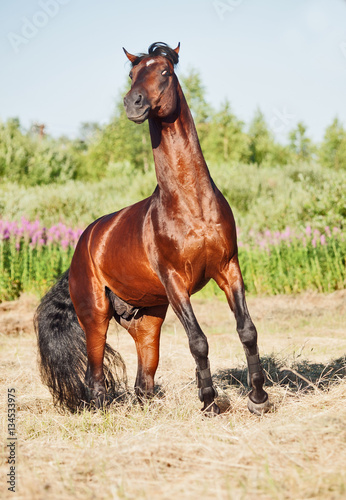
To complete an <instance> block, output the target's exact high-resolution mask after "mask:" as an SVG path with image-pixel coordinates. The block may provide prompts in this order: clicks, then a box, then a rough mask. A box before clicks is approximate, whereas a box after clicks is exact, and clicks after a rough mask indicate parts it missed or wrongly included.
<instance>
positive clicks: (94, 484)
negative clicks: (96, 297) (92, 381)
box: [0, 291, 346, 500]
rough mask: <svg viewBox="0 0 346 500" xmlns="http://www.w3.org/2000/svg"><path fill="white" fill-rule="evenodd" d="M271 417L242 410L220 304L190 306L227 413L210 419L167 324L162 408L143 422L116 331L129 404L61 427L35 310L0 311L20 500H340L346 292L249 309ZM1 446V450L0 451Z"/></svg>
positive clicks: (15, 306) (239, 373)
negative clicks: (42, 372) (44, 371)
mask: <svg viewBox="0 0 346 500" xmlns="http://www.w3.org/2000/svg"><path fill="white" fill-rule="evenodd" d="M248 302H249V309H250V312H251V314H252V317H253V319H254V321H255V323H256V325H257V328H258V330H259V335H260V341H259V344H260V351H261V354H262V358H263V360H264V366H265V368H266V370H267V373H268V383H267V387H268V392H269V395H270V399H271V402H272V403H273V407H272V411H271V412H270V413H268V414H266V415H265V416H263V417H256V416H254V415H251V414H250V413H249V412H248V410H247V408H246V393H247V388H246V385H245V380H246V372H245V358H244V355H243V352H242V348H241V344H240V341H239V339H238V338H237V334H236V332H235V322H234V319H233V318H232V317H231V314H230V312H229V310H228V308H227V306H226V303H225V301H219V300H216V299H215V300H210V299H208V300H202V299H195V300H194V308H195V311H196V315H197V317H198V319H199V320H200V323H201V325H202V328H203V329H204V331H205V333H206V334H207V336H208V339H209V345H210V361H211V369H212V373H213V378H214V381H215V383H216V385H217V387H218V391H219V404H220V406H221V407H222V410H223V413H222V414H221V415H220V416H219V417H217V418H214V419H206V418H204V417H203V416H202V414H201V413H200V411H199V408H200V406H201V405H200V403H199V400H198V398H197V390H196V385H195V381H194V362H193V359H192V357H191V355H190V353H189V350H188V345H187V339H186V335H185V333H184V332H183V330H182V327H181V326H180V324H179V323H178V321H177V319H176V318H175V316H174V315H173V313H172V312H171V311H170V312H169V315H168V317H167V319H166V321H165V323H164V327H163V334H162V343H161V360H160V366H159V369H158V372H157V376H156V382H157V384H158V391H159V393H158V396H157V398H155V400H154V401H152V402H151V404H149V405H147V406H146V407H145V408H143V409H141V408H140V406H139V405H138V404H136V402H135V400H134V398H133V393H132V386H133V383H134V377H135V371H136V354H135V348H134V344H133V341H132V339H131V338H130V336H129V335H128V334H127V333H126V332H125V331H124V330H122V329H120V327H119V328H118V327H116V325H113V326H112V327H111V331H110V333H109V341H110V343H111V345H112V346H113V347H114V348H116V349H118V350H119V352H120V353H121V354H122V356H123V358H124V360H125V362H126V365H127V369H128V380H129V388H130V394H129V395H128V397H127V399H126V401H125V402H124V403H123V404H121V405H118V406H114V407H113V408H111V410H110V411H108V412H105V413H102V412H97V413H90V412H84V413H80V414H77V415H71V414H63V413H61V412H59V411H58V410H57V409H56V408H54V407H53V405H52V399H51V397H50V394H49V393H48V390H46V388H45V387H43V386H42V384H41V382H40V379H39V374H38V370H37V366H36V346H35V337H34V333H33V328H32V316H33V312H34V309H35V307H36V305H37V299H36V298H35V297H30V296H25V295H24V296H22V297H21V299H20V300H19V301H13V302H4V303H2V304H0V342H1V347H0V363H1V389H2V390H1V418H2V423H1V429H2V433H3V435H4V437H5V438H6V437H7V421H6V419H5V418H4V417H5V415H6V414H7V407H6V404H7V400H6V394H7V389H8V388H10V387H14V388H15V389H16V397H17V415H16V428H17V434H18V443H17V449H16V453H17V464H16V466H17V469H16V470H17V485H16V493H15V494H12V493H10V492H7V491H6V485H5V481H4V478H5V477H6V474H7V473H8V467H9V465H8V463H7V456H8V451H7V449H6V445H5V444H3V447H2V454H1V455H2V456H1V467H0V470H1V478H2V484H1V493H0V497H1V498H16V499H17V498H18V499H42V500H43V499H44V500H46V499H62V498H64V499H69V498H73V499H75V500H79V499H95V498H100V499H118V498H119V499H160V500H161V499H173V498H174V499H176V498H180V499H199V498H203V499H210V498H215V499H222V500H223V499H232V500H233V499H294V500H297V499H307V498H313V499H322V498H323V499H339V498H340V499H341V498H345V497H346V379H345V376H346V362H345V354H346V335H345V333H346V327H345V325H346V292H344V291H338V292H334V293H333V294H330V295H323V294H314V295H311V294H310V295H307V294H305V295H298V296H275V297H263V298H260V297H258V298H250V299H249V300H248ZM3 443H5V439H4V440H3Z"/></svg>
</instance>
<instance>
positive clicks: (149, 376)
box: [116, 305, 168, 403]
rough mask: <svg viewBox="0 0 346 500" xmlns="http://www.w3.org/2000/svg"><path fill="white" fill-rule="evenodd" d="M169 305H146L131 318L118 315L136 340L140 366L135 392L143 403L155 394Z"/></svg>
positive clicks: (119, 320)
mask: <svg viewBox="0 0 346 500" xmlns="http://www.w3.org/2000/svg"><path fill="white" fill-rule="evenodd" d="M167 308H168V305H162V306H155V307H145V308H143V309H140V310H139V311H137V312H136V313H134V315H133V316H132V317H131V318H128V319H124V318H123V317H119V316H118V317H116V319H117V321H118V322H119V323H120V324H121V325H122V326H123V327H124V328H126V329H127V330H128V332H129V333H130V335H131V336H132V338H133V339H134V341H135V344H136V350H137V358H138V367H137V377H136V381H135V393H136V395H137V398H138V400H139V401H140V402H141V403H143V402H144V401H145V400H147V399H148V398H151V397H152V396H153V395H154V377H155V373H156V369H157V366H158V363H159V351H160V333H161V326H162V323H163V321H164V319H165V317H166V312H167Z"/></svg>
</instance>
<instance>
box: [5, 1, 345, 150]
mask: <svg viewBox="0 0 346 500" xmlns="http://www.w3.org/2000/svg"><path fill="white" fill-rule="evenodd" d="M0 14H1V15H0V40H1V43H0V62H1V66H0V67H1V78H0V119H2V120H6V119H7V118H8V117H13V116H18V117H19V118H20V120H21V122H22V124H23V125H24V126H26V127H27V126H29V124H30V123H31V122H32V121H34V120H38V121H40V122H43V123H45V124H46V125H47V130H48V131H49V132H51V133H52V134H54V135H59V134H68V135H71V136H73V135H75V134H76V133H77V131H78V128H79V125H80V123H81V122H85V121H98V122H102V123H106V122H107V121H108V120H109V119H110V117H111V115H112V112H113V109H114V102H115V100H116V99H117V98H118V96H119V91H120V89H121V88H122V87H123V86H124V83H125V79H126V77H127V75H128V72H129V65H128V64H127V63H126V59H125V56H124V54H123V51H122V46H124V47H126V49H127V50H128V51H130V52H133V53H136V52H142V51H146V50H147V48H148V46H149V45H150V44H151V43H152V42H155V41H164V42H167V43H168V44H170V45H172V46H176V44H177V43H178V42H179V41H180V42H181V51H180V64H179V68H178V70H177V72H178V76H179V74H186V72H187V71H188V68H190V67H194V68H196V69H198V70H199V71H200V73H201V75H202V80H203V83H204V84H205V86H206V88H207V98H208V100H209V101H210V102H211V103H212V104H213V105H214V106H218V105H219V104H220V103H221V102H222V101H223V100H224V99H225V98H228V99H229V101H230V102H231V105H232V107H233V110H234V112H235V113H236V115H237V116H238V117H239V118H241V119H242V120H244V121H245V122H246V123H248V122H249V121H250V120H251V117H252V116H253V114H254V111H255V109H256V108H257V107H260V108H261V109H262V111H263V112H264V113H265V116H266V118H267V121H268V123H269V124H270V126H271V128H272V129H273V131H274V133H275V134H276V135H277V137H278V138H279V139H280V140H284V139H285V137H286V136H287V133H288V131H289V130H290V129H291V128H293V127H294V126H295V125H296V123H297V122H298V121H303V122H305V123H306V125H307V126H308V133H309V135H310V136H311V137H312V138H313V139H314V140H320V139H321V138H322V136H323V133H324V130H325V128H326V126H327V125H329V124H330V123H331V121H332V119H333V118H334V117H335V116H336V115H337V116H338V117H339V118H340V119H341V121H342V122H343V123H344V125H346V102H345V96H346V92H345V91H346V23H345V19H346V0H261V1H259V0H190V1H188V0H185V1H182V0H174V1H172V2H165V1H163V0H161V1H157V0H147V1H145V2H143V1H139V0H127V1H124V0H123V1H121V2H116V1H111V0H99V1H97V2H96V1H95V0H94V1H92V0H84V1H82V0H15V1H10V0H2V2H1V6H0Z"/></svg>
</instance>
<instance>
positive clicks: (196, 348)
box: [190, 332, 209, 358]
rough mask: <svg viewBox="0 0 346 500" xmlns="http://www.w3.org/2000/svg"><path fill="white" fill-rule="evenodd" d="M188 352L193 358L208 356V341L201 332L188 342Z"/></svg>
mask: <svg viewBox="0 0 346 500" xmlns="http://www.w3.org/2000/svg"><path fill="white" fill-rule="evenodd" d="M190 351H191V354H192V355H193V356H194V357H195V358H206V357H207V356H208V351H209V347H208V341H207V337H206V336H205V335H204V333H203V332H201V333H200V334H199V335H198V336H197V335H196V336H194V337H193V338H192V339H191V340H190Z"/></svg>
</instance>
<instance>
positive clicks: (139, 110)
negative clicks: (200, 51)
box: [124, 42, 180, 123]
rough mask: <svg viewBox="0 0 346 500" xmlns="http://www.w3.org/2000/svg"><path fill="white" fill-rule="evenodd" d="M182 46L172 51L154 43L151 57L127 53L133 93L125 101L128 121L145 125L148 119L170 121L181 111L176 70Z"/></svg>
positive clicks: (150, 51) (131, 91)
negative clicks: (171, 116) (178, 108)
mask: <svg viewBox="0 0 346 500" xmlns="http://www.w3.org/2000/svg"><path fill="white" fill-rule="evenodd" d="M179 48H180V44H178V46H177V48H176V49H172V48H171V47H169V46H168V45H167V44H165V43H160V42H156V43H153V44H152V45H151V46H150V47H149V50H148V54H140V55H133V54H130V53H129V52H127V50H125V49H124V52H125V54H126V57H127V58H128V59H129V61H130V62H131V63H132V68H131V71H130V74H129V76H130V78H131V80H132V83H131V89H130V91H129V92H128V93H127V94H126V96H125V97H124V106H125V111H126V114H127V117H128V118H129V120H132V121H133V122H135V123H143V122H144V121H145V120H146V119H147V118H148V117H153V118H166V117H168V116H169V115H171V114H172V113H173V112H174V111H175V110H176V107H177V84H178V79H177V77H176V75H175V73H174V66H175V65H176V64H177V63H178V60H179V56H178V54H179Z"/></svg>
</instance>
